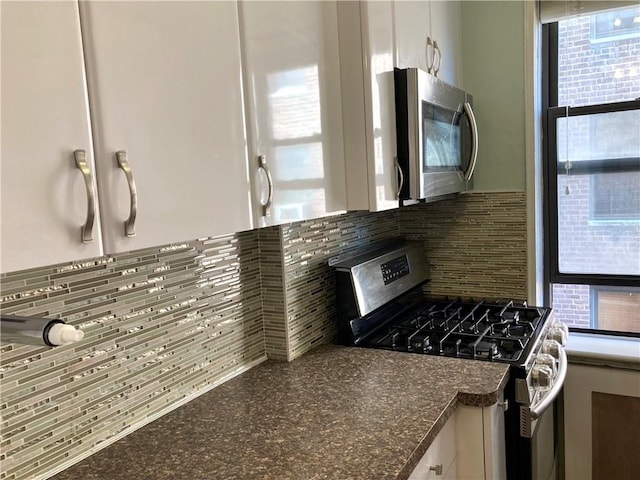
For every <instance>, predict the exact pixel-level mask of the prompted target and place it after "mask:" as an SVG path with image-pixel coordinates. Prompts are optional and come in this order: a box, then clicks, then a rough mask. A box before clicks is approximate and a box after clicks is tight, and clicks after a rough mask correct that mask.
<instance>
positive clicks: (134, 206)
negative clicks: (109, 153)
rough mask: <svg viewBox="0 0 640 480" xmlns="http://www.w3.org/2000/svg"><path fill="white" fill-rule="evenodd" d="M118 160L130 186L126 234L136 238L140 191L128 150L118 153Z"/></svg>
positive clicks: (125, 223)
mask: <svg viewBox="0 0 640 480" xmlns="http://www.w3.org/2000/svg"><path fill="white" fill-rule="evenodd" d="M116 158H117V159H118V167H120V168H121V169H122V171H123V172H124V176H125V177H126V178H127V184H128V185H129V195H130V197H131V205H130V207H129V218H127V219H126V220H125V222H124V234H125V235H126V236H127V237H135V236H136V229H135V224H136V215H137V214H138V191H137V189H136V182H135V180H134V179H133V171H132V170H131V167H130V166H129V162H128V161H127V152H126V150H120V151H118V152H116Z"/></svg>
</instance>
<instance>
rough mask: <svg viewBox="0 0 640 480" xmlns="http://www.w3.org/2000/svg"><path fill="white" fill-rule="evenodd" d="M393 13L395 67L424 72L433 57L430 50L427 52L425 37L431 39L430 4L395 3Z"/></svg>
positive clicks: (423, 2)
mask: <svg viewBox="0 0 640 480" xmlns="http://www.w3.org/2000/svg"><path fill="white" fill-rule="evenodd" d="M394 13H395V15H394V19H395V27H396V57H397V67H398V68H419V69H421V70H423V71H425V72H426V71H427V69H428V67H429V65H431V62H432V58H431V56H432V55H433V50H431V48H429V50H427V37H431V2H429V1H428V0H426V1H412V2H407V1H396V2H394ZM427 56H429V59H427Z"/></svg>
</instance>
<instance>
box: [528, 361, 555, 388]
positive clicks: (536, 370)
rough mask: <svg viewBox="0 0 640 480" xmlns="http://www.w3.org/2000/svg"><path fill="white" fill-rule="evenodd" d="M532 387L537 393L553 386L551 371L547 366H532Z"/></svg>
mask: <svg viewBox="0 0 640 480" xmlns="http://www.w3.org/2000/svg"><path fill="white" fill-rule="evenodd" d="M531 376H532V379H533V386H534V388H535V389H536V390H538V391H546V390H549V389H550V388H551V386H552V385H553V371H552V370H551V368H550V367H548V366H547V365H534V366H533V370H532V371H531Z"/></svg>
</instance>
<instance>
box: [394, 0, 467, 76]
mask: <svg viewBox="0 0 640 480" xmlns="http://www.w3.org/2000/svg"><path fill="white" fill-rule="evenodd" d="M394 10H395V12H394V13H395V15H394V18H395V31H396V55H397V66H398V68H416V67H417V68H420V69H421V70H424V71H425V72H429V73H432V74H436V73H437V77H438V78H440V79H441V80H443V81H445V82H447V83H449V84H451V85H455V86H457V87H459V88H462V30H461V13H460V2H458V1H411V2H407V1H396V2H394Z"/></svg>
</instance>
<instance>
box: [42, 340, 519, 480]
mask: <svg viewBox="0 0 640 480" xmlns="http://www.w3.org/2000/svg"><path fill="white" fill-rule="evenodd" d="M507 372H508V366H507V365H506V364H497V363H496V364H494V363H490V362H480V361H473V360H459V359H452V358H441V357H435V356H430V355H412V354H405V353H398V352H389V351H382V350H371V349H361V348H350V347H339V346H335V345H323V346H320V347H318V348H316V349H314V350H312V351H311V352H309V353H307V354H306V355H304V356H303V357H301V358H299V359H297V360H295V361H293V362H290V363H285V362H275V361H267V362H264V363H262V364H260V365H258V366H257V367H254V368H252V369H250V370H249V371H247V372H245V373H243V374H242V375H239V376H238V377H236V378H234V379H232V380H230V381H228V382H226V383H225V384H223V385H220V386H219V387H217V388H215V389H213V390H211V391H210V392H208V393H205V394H203V395H202V396H200V397H198V398H196V399H195V400H192V401H191V402H189V403H187V404H186V405H183V406H182V407H180V408H178V409H176V410H174V411H173V412H170V413H168V414H166V415H164V416H163V417H161V418H159V419H158V420H155V421H154V422H152V423H150V424H149V425H146V426H144V427H143V428H141V429H139V430H137V431H135V432H133V433H131V434H130V435H128V436H126V437H124V438H122V439H120V440H118V441H117V442H116V443H114V444H113V445H111V446H109V447H107V448H105V449H104V450H101V451H99V452H97V453H95V454H94V455H92V456H91V457H89V458H87V459H85V460H83V461H82V462H80V463H78V464H77V465H74V466H73V467H71V468H69V469H67V470H65V471H63V472H62V473H60V474H58V475H56V476H55V477H53V478H55V479H57V480H66V479H82V480H91V479H104V480H119V479H127V480H128V479H178V480H180V479H184V480H196V479H207V480H210V479H224V480H227V479H242V480H252V479H274V480H275V479H277V480H287V479H289V480H311V479H314V480H315V479H340V480H347V479H354V480H355V479H360V480H370V479H371V480H374V479H375V480H381V479H406V478H408V476H409V474H410V473H411V471H412V470H413V468H414V467H415V465H416V464H417V462H418V461H419V460H420V458H421V457H422V455H423V454H424V452H425V451H426V449H427V448H428V446H429V445H430V444H431V442H432V441H433V438H435V436H436V435H437V433H438V432H439V431H440V429H441V428H442V426H443V425H444V423H445V422H446V420H447V419H448V418H449V417H450V416H451V414H452V413H453V412H454V411H455V407H456V405H457V403H458V402H461V403H464V404H467V405H475V406H487V405H491V404H493V403H495V402H496V401H497V397H498V395H499V393H500V391H501V390H502V389H503V388H504V385H505V383H506V380H507V376H508V374H507Z"/></svg>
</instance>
